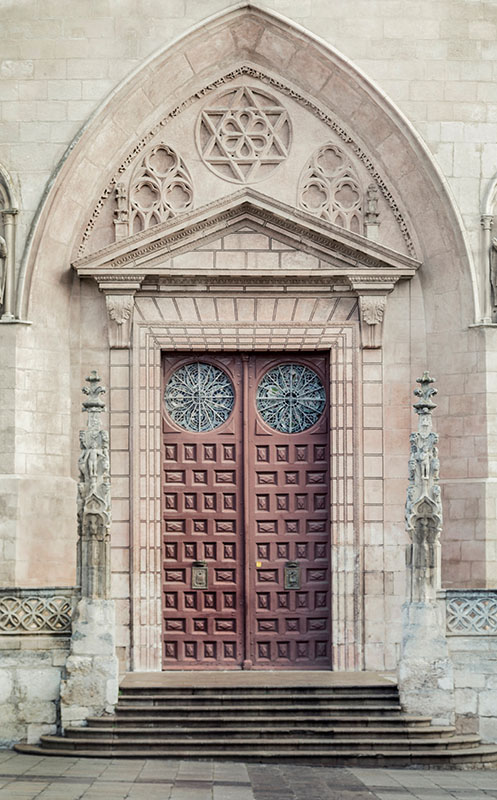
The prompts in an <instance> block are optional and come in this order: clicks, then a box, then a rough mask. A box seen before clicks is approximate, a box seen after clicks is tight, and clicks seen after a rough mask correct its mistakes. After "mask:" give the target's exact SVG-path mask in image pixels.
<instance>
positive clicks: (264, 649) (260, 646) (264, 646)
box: [257, 642, 271, 659]
mask: <svg viewBox="0 0 497 800" xmlns="http://www.w3.org/2000/svg"><path fill="white" fill-rule="evenodd" d="M257 656H258V658H262V659H269V658H271V647H270V644H269V642H257Z"/></svg>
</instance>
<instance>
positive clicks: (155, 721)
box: [87, 712, 453, 731]
mask: <svg viewBox="0 0 497 800" xmlns="http://www.w3.org/2000/svg"><path fill="white" fill-rule="evenodd" d="M87 721H88V725H91V726H94V727H113V726H114V725H117V724H119V726H129V725H135V726H139V727H142V728H143V727H156V726H161V725H167V726H168V727H172V726H179V727H181V726H183V725H184V722H185V718H184V717H183V716H171V715H164V716H161V715H159V714H157V715H153V714H148V713H147V714H145V713H142V714H140V713H135V712H132V713H129V714H122V713H121V714H119V716H117V715H116V714H106V715H104V716H102V717H88V720H87ZM291 722H292V725H309V726H311V727H313V726H314V727H317V726H319V727H323V726H328V727H332V726H334V725H335V726H339V727H340V726H342V727H346V728H347V729H349V728H352V729H354V730H356V729H357V728H358V727H361V726H362V727H369V726H373V727H374V726H378V725H381V726H382V727H386V726H388V727H390V728H391V729H392V731H396V730H398V729H399V728H405V727H408V728H409V729H412V728H416V729H419V728H422V729H428V730H431V727H430V722H431V717H415V716H408V715H401V714H399V715H397V716H388V715H372V714H371V715H369V716H360V715H357V716H333V715H332V716H330V717H327V716H323V717H317V716H314V715H312V714H305V715H304V714H302V715H300V714H297V715H293V716H292V720H291ZM209 723H210V724H211V725H214V724H216V726H218V725H223V726H227V725H237V724H241V719H240V714H233V715H232V716H228V715H226V714H221V715H219V716H218V717H214V716H210V717H209ZM205 724H206V720H205V717H201V718H192V719H189V720H188V727H189V729H195V728H197V727H201V726H204V725H205ZM243 724H244V725H253V724H256V725H257V727H258V728H259V729H260V727H261V726H264V728H265V729H266V727H267V726H273V727H275V728H278V729H280V730H281V728H284V729H286V728H287V727H288V719H287V718H286V717H274V716H273V715H272V714H270V713H268V714H267V715H266V716H265V717H264V716H263V715H262V714H261V715H260V716H244V717H243ZM451 730H453V729H452V728H451Z"/></svg>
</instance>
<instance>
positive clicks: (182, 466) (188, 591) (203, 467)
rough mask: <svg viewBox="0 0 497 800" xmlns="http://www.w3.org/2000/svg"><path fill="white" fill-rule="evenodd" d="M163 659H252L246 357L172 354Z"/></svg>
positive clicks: (199, 662)
mask: <svg viewBox="0 0 497 800" xmlns="http://www.w3.org/2000/svg"><path fill="white" fill-rule="evenodd" d="M163 374H164V391H163V397H164V404H163V409H164V410H163V420H162V436H163V454H164V462H163V555H164V562H163V598H164V601H163V615H164V620H163V623H164V624H163V630H164V640H163V642H164V643H163V647H164V650H163V667H164V669H175V668H182V669H214V668H221V669H230V668H237V667H240V665H241V663H242V660H243V655H244V654H243V650H242V646H243V635H244V628H243V622H244V619H243V590H244V576H243V564H244V552H243V550H244V531H243V527H242V520H243V516H242V511H243V497H242V496H241V489H240V486H242V480H241V466H242V463H243V462H242V438H241V433H242V425H241V407H242V405H241V366H240V360H239V359H238V358H236V357H229V356H226V357H219V358H210V357H208V356H205V357H204V356H202V357H199V358H197V359H195V358H192V357H191V356H188V357H177V356H174V357H166V358H165V360H164V372H163Z"/></svg>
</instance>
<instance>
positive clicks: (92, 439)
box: [77, 370, 111, 598]
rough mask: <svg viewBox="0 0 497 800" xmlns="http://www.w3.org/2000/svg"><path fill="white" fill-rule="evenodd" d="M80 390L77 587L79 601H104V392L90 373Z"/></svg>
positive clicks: (106, 531)
mask: <svg viewBox="0 0 497 800" xmlns="http://www.w3.org/2000/svg"><path fill="white" fill-rule="evenodd" d="M86 380H87V383H88V386H84V387H83V393H84V394H85V395H86V396H87V398H88V399H87V400H85V401H84V402H83V411H86V412H87V413H88V425H87V428H86V429H85V430H82V431H80V433H79V441H80V447H81V455H80V457H79V460H78V466H79V483H78V508H77V511H78V558H77V567H78V584H79V586H80V588H81V595H82V597H89V598H93V597H100V598H107V597H108V596H109V592H110V541H109V528H110V522H111V501H110V475H109V434H108V432H107V431H105V430H102V427H101V413H102V411H104V410H105V404H104V402H103V401H102V400H101V398H100V395H101V394H103V393H104V392H105V389H104V387H103V386H101V385H100V378H99V377H98V375H97V373H96V372H95V371H94V370H93V371H92V372H91V373H90V375H89V377H88V378H87V379H86Z"/></svg>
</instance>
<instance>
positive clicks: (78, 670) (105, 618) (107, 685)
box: [61, 372, 118, 727]
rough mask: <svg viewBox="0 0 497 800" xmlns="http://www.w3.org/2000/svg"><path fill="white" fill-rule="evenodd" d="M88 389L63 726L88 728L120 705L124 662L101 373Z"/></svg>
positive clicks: (91, 379)
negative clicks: (91, 719)
mask: <svg viewBox="0 0 497 800" xmlns="http://www.w3.org/2000/svg"><path fill="white" fill-rule="evenodd" d="M86 380H87V382H88V384H89V386H88V387H86V386H85V387H84V388H83V392H84V394H85V395H86V396H87V400H85V402H84V403H83V411H86V412H87V413H88V424H87V428H86V429H85V430H82V431H80V434H79V441H80V446H81V455H80V457H79V483H78V545H77V546H78V552H77V569H78V583H79V588H80V592H81V595H80V599H79V601H78V603H77V606H76V610H75V613H74V616H73V625H72V636H71V646H70V653H69V657H68V659H67V662H66V670H65V672H66V674H65V680H63V681H62V684H61V718H62V726H63V727H65V726H66V725H68V724H71V725H84V724H85V722H86V718H87V717H88V716H95V715H99V714H102V713H104V712H112V711H113V709H114V705H115V703H116V702H117V690H118V663H117V658H116V647H115V612H114V602H113V600H111V599H110V533H109V528H110V522H111V504H110V476H109V434H108V432H107V431H105V430H102V427H101V413H102V411H104V410H105V404H104V402H103V400H102V399H101V397H100V395H101V394H103V393H104V392H105V389H104V388H103V386H100V379H99V377H98V375H97V373H96V372H92V373H91V374H90V376H89V377H88V378H87V379H86Z"/></svg>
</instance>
